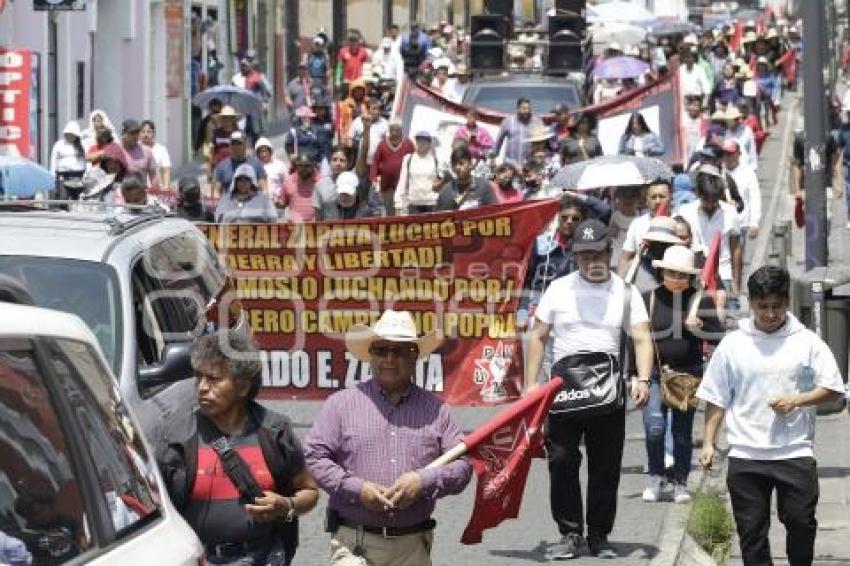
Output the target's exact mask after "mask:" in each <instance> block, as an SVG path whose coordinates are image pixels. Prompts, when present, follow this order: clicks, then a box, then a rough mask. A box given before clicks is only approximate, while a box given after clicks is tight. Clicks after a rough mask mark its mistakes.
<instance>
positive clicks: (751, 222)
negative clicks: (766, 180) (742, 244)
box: [727, 162, 761, 228]
mask: <svg viewBox="0 0 850 566" xmlns="http://www.w3.org/2000/svg"><path fill="white" fill-rule="evenodd" d="M727 171H729V174H730V175H732V178H733V179H734V180H735V184H736V185H737V186H738V193H740V195H741V198H742V199H743V201H744V209H743V210H742V211H741V213H740V214H739V215H738V220H739V222H740V224H741V228H749V227H754V228H758V227H759V224H761V188H760V187H759V178H758V175H756V172H755V171H753V168H752V167H750V166H749V165H747V164H745V163H743V162H742V163H739V164H738V166H737V167H735V168H734V169H727Z"/></svg>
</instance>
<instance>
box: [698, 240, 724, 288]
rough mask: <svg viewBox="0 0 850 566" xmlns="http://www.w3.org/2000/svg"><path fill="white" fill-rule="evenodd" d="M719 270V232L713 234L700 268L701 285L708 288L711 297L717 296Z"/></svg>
mask: <svg viewBox="0 0 850 566" xmlns="http://www.w3.org/2000/svg"><path fill="white" fill-rule="evenodd" d="M719 271H720V234H719V233H718V234H715V235H714V238H713V239H712V240H711V245H710V246H709V248H708V254H707V255H706V257H705V266H703V268H702V274H701V275H700V277H701V279H702V286H703V288H704V289H708V292H709V293H711V296H712V298H715V299H716V298H717V297H716V295H717V274H718V272H719Z"/></svg>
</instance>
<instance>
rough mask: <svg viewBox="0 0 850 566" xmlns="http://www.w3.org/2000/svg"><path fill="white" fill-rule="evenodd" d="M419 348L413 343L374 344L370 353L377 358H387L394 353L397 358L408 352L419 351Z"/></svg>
mask: <svg viewBox="0 0 850 566" xmlns="http://www.w3.org/2000/svg"><path fill="white" fill-rule="evenodd" d="M418 351H419V348H417V347H416V346H414V345H412V344H396V345H392V346H390V345H383V346H372V347H371V348H369V353H370V354H372V355H373V356H375V357H376V358H386V357H388V356H389V355H390V354H393V355H394V356H395V357H396V358H400V357H404V356H407V355H408V354H413V353H417V352H418Z"/></svg>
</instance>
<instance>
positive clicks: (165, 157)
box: [148, 142, 171, 168]
mask: <svg viewBox="0 0 850 566" xmlns="http://www.w3.org/2000/svg"><path fill="white" fill-rule="evenodd" d="M148 149H150V150H151V153H153V160H154V163H156V166H157V167H158V168H159V167H171V155H169V154H168V148H167V147H165V146H164V145H162V144H161V143H159V142H153V147H150V148H148Z"/></svg>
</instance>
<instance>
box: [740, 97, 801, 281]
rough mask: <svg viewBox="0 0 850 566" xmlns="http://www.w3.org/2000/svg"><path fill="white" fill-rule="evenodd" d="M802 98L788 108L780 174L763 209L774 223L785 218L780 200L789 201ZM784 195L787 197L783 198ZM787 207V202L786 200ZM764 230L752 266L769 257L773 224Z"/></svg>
mask: <svg viewBox="0 0 850 566" xmlns="http://www.w3.org/2000/svg"><path fill="white" fill-rule="evenodd" d="M801 100H802V98H801V96H799V95H796V94H795V96H794V97H793V98H792V99H791V104H790V105H789V108H788V113H787V118H786V120H785V129H784V131H783V132H782V137H781V139H780V143H781V144H782V146H781V150H780V153H779V171H780V173H779V175H778V176H777V177H776V181H775V182H774V184H773V187H771V189H772V191H771V200H770V208H769V209H768V210H763V211H762V218H772V219H773V221H774V223H775V222H777V221H779V220H784V219H785V218H784V217H785V213H787V210H785V211H783V214H782V216H783V218H779V214H778V211H779V207H780V206H781V204H780V201H787V197H788V194H789V193H788V190H787V188H788V180H789V176H790V168H789V167H788V166H787V164H788V153H789V151H790V148H791V146H792V138H791V135H792V134H793V124H794V117H795V116H796V115H797V113H798V112H799V109H800V101H801ZM783 187H785V188H786V190H785V191H784V192H783V191H782V188H783ZM783 197H785V198H784V199H783ZM786 207H787V202H786ZM764 228H766V229H763V230H760V231H759V235H758V238H757V239H756V242H755V245H754V246H753V248H754V250H753V256H752V260H751V262H750V265H751V266H755V267H761V266H762V265H764V260H765V258H766V257H767V248H768V245H769V244H770V239H771V233H772V229H773V226H772V225H771V226H765V227H764Z"/></svg>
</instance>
